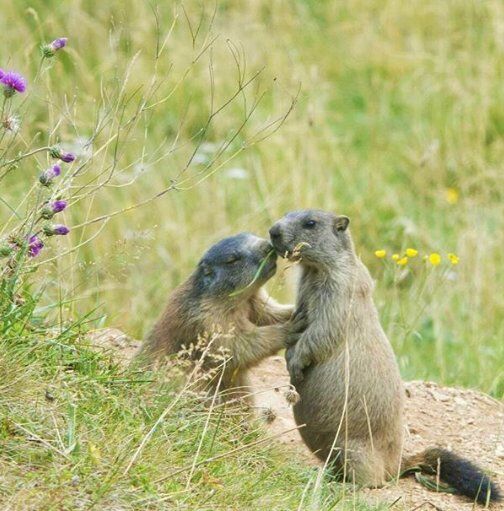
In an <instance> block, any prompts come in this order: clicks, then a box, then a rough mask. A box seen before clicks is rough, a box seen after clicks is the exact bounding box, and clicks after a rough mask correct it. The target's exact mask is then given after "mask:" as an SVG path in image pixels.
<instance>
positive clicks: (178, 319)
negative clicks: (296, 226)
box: [136, 233, 293, 397]
mask: <svg viewBox="0 0 504 511" xmlns="http://www.w3.org/2000/svg"><path fill="white" fill-rule="evenodd" d="M275 271H276V255H275V253H274V250H273V247H272V246H271V244H270V243H269V242H268V241H267V240H265V239H262V238H258V237H257V236H254V235H252V234H248V233H242V234H238V235H236V236H232V237H229V238H225V239H223V240H221V241H219V242H218V243H217V244H215V245H214V246H212V247H211V248H210V249H209V250H208V251H207V252H206V254H205V255H204V256H203V258H202V259H201V260H200V262H199V263H198V266H197V268H196V270H195V271H194V272H193V273H192V275H190V277H189V278H188V279H187V280H186V281H185V282H184V283H183V284H181V285H180V286H179V287H178V288H177V289H175V290H174V291H173V293H172V294H171V296H170V297H169V299H168V304H167V306H166V309H165V310H164V312H163V314H162V315H161V317H160V318H159V319H158V321H157V322H156V324H155V325H154V327H153V329H152V330H151V332H150V333H149V334H148V336H147V338H146V340H145V342H144V344H143V346H142V347H141V349H140V352H139V353H138V355H137V357H136V361H140V363H145V362H147V363H148V364H152V363H153V362H155V361H156V360H159V359H161V358H163V357H166V356H169V355H174V354H176V353H178V352H180V351H181V350H182V348H183V346H186V347H189V345H191V344H194V345H196V344H197V343H198V340H199V339H201V338H202V337H204V338H205V339H210V340H211V342H212V344H211V346H210V348H209V351H210V354H213V355H219V354H221V351H220V350H221V349H222V348H224V349H225V350H226V351H227V353H228V356H229V358H230V359H229V360H227V361H226V363H225V365H224V366H223V367H224V370H223V371H221V370H218V371H217V374H216V376H215V377H214V378H213V380H212V383H213V389H214V390H215V386H216V385H217V384H218V382H219V379H221V378H222V379H221V383H220V389H219V390H220V391H228V390H229V389H231V388H236V389H237V390H241V394H242V395H244V394H246V393H247V387H248V381H247V375H246V373H247V369H249V368H251V367H253V366H254V365H256V364H258V363H259V362H260V361H261V360H262V359H264V358H266V357H268V356H270V355H273V354H274V353H276V352H277V351H278V350H280V349H281V348H283V347H284V345H283V340H284V338H285V335H286V326H284V325H283V323H285V322H286V321H287V320H288V319H289V318H290V316H291V314H292V311H293V306H291V305H280V304H278V303H277V302H275V301H274V300H273V299H272V298H270V297H269V296H268V294H267V292H266V291H265V290H264V289H262V287H261V286H263V284H265V283H266V281H267V280H268V279H270V278H271V277H272V276H273V275H274V273H275ZM195 355H196V356H200V355H201V352H199V353H196V354H195ZM205 364H207V365H206V367H205ZM220 364H222V361H221V360H220V361H217V360H216V359H215V357H212V356H210V357H207V358H205V363H204V367H205V368H207V369H215V366H216V365H220ZM236 395H237V393H236V392H234V394H233V397H235V396H236ZM223 397H226V395H224V396H223ZM227 397H229V395H228V396H227Z"/></svg>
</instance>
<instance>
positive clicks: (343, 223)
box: [333, 215, 350, 234]
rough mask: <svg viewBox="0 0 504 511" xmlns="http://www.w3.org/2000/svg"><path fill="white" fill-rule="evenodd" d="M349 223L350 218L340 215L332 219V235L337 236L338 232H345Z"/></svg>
mask: <svg viewBox="0 0 504 511" xmlns="http://www.w3.org/2000/svg"><path fill="white" fill-rule="evenodd" d="M349 223H350V218H348V217H347V216H344V215H340V216H337V217H335V218H334V223H333V230H334V234H337V233H338V231H340V232H341V231H346V230H347V227H348V224H349Z"/></svg>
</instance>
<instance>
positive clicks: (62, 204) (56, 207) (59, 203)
mask: <svg viewBox="0 0 504 511" xmlns="http://www.w3.org/2000/svg"><path fill="white" fill-rule="evenodd" d="M67 205H68V203H67V201H66V200H55V201H54V202H53V203H52V204H51V209H52V210H53V212H54V213H60V212H61V211H63V210H64V209H65V208H66V207H67Z"/></svg>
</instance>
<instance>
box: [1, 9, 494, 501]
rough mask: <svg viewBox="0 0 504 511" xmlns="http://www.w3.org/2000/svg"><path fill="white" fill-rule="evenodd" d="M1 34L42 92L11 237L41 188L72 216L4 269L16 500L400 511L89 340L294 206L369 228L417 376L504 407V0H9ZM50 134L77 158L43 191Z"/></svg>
mask: <svg viewBox="0 0 504 511" xmlns="http://www.w3.org/2000/svg"><path fill="white" fill-rule="evenodd" d="M63 36H66V37H68V39H69V40H68V45H67V46H66V47H65V48H64V49H62V50H60V51H58V52H57V53H56V55H55V56H54V57H53V58H46V59H41V56H40V50H39V47H40V45H41V44H43V43H47V42H50V41H51V40H53V39H55V38H56V37H63ZM0 39H1V42H2V44H1V45H0V68H1V69H4V70H11V69H12V70H15V71H18V72H19V73H21V74H22V75H23V76H24V77H25V78H26V81H27V90H26V92H24V93H22V94H17V95H15V96H14V97H13V98H9V99H8V100H5V101H4V103H3V105H4V106H3V107H2V118H1V119H0V121H1V122H0V241H1V242H3V243H7V242H10V241H9V240H11V239H13V238H9V236H11V237H12V236H13V235H22V236H25V235H26V233H28V234H32V233H33V229H34V227H33V226H34V225H38V224H37V222H38V220H37V218H36V215H35V213H34V211H36V210H37V208H39V207H40V205H41V201H42V200H43V198H41V197H42V195H41V194H42V193H44V194H49V195H50V198H51V199H58V198H61V199H65V200H67V201H68V207H67V208H66V209H65V210H64V211H63V212H61V213H59V214H58V222H60V223H64V224H65V225H67V226H69V227H70V229H71V231H70V234H69V235H67V236H53V237H51V238H50V239H49V238H48V239H47V240H46V243H45V247H44V249H43V250H42V252H41V253H40V254H39V255H38V257H33V258H29V257H24V256H25V255H26V250H19V251H18V252H19V257H17V256H16V258H17V259H16V258H15V259H16V262H15V264H14V263H12V265H11V268H10V269H9V270H6V269H5V268H6V266H5V261H7V259H5V258H4V259H0V283H1V286H0V300H1V301H0V314H1V316H0V504H1V505H0V507H1V508H2V509H8V510H25V509H30V510H31V509H33V510H39V509H43V510H63V509H64V510H66V509H107V510H117V511H119V510H121V511H122V510H130V509H135V510H137V509H139V510H140V509H142V510H144V509H145V510H147V509H148V510H158V509H198V510H199V509H270V510H290V509H317V510H318V509H356V510H358V511H363V510H368V509H369V510H371V509H373V510H375V511H376V510H378V509H381V508H380V507H376V506H375V507H369V506H367V505H366V504H364V503H361V502H360V501H359V497H358V493H357V494H354V492H353V491H348V490H347V489H345V488H344V487H342V486H341V485H337V484H335V483H330V482H324V481H322V482H321V481H319V480H317V474H316V473H314V472H313V470H311V469H309V468H307V467H305V466H303V464H302V462H301V461H297V460H293V459H292V457H291V456H289V455H286V454H285V453H282V452H281V451H280V450H279V449H278V448H277V447H276V446H275V444H274V443H272V442H271V441H264V438H265V437H264V432H263V431H262V428H261V425H260V424H259V423H257V424H256V423H252V424H249V423H247V421H246V420H245V419H244V417H243V416H242V415H240V414H239V413H236V412H233V411H229V410H224V409H220V408H218V407H217V408H216V409H215V410H213V411H212V413H209V412H208V410H207V409H206V408H205V407H203V406H202V405H201V403H199V402H198V400H197V399H196V398H195V397H194V396H193V395H192V394H191V392H190V391H189V390H190V389H188V388H185V387H184V384H183V382H182V378H180V377H173V375H171V374H168V373H166V374H165V373H162V372H161V373H160V374H147V375H145V376H142V375H139V374H136V373H135V374H130V373H128V372H126V373H125V372H123V371H122V370H121V369H120V368H119V367H118V366H117V365H116V364H115V363H114V361H113V360H112V359H111V358H110V357H107V356H102V355H98V354H96V353H94V352H92V351H90V350H89V349H87V348H86V346H85V343H83V341H82V338H83V334H84V333H85V332H86V331H88V330H91V329H95V328H101V327H116V328H120V329H122V330H123V331H125V332H127V333H128V334H130V335H131V336H133V337H136V338H141V337H142V336H143V335H144V334H145V332H146V331H147V330H148V329H149V327H150V325H151V324H152V322H153V321H154V319H155V317H156V316H157V314H158V313H159V311H160V309H161V308H162V306H163V304H164V302H165V300H166V297H167V294H168V292H169V291H170V290H171V289H173V288H174V287H175V286H176V285H177V284H178V283H180V282H181V281H182V280H183V279H184V278H185V277H186V276H187V275H188V273H189V272H190V271H192V268H193V267H194V265H195V263H196V262H197V261H198V259H199V258H200V256H201V254H202V253H203V252H204V251H205V250H206V248H207V247H208V246H209V245H210V244H212V243H213V242H215V241H217V240H218V239H220V238H222V237H224V236H227V235H231V234H234V233H236V232H239V231H244V230H246V231H251V232H254V233H256V234H258V235H263V236H266V235H267V231H268V228H269V226H270V225H271V224H272V222H273V221H274V220H276V219H277V218H279V217H280V216H282V215H283V214H284V213H285V212H287V211H289V210H293V209H300V208H305V207H318V208H322V209H327V210H332V211H335V212H338V213H342V214H346V215H348V216H349V217H350V218H351V227H352V233H353V237H354V240H355V244H356V248H357V251H358V253H359V254H360V256H361V258H362V260H363V261H364V262H365V263H366V265H367V266H368V267H369V269H370V271H371V273H372V275H373V277H374V278H375V279H376V291H375V300H376V303H377V306H378V309H379V312H380V316H381V319H382V322H383V325H384V328H385V330H386V332H387V334H388V336H389V338H390V340H391V342H392V344H393V346H394V349H395V351H396V353H397V356H398V359H399V363H400V367H401V372H402V375H403V377H404V378H405V379H407V380H411V379H430V380H435V381H437V382H440V383H442V384H446V385H457V386H463V387H469V388H476V389H479V390H481V391H484V392H487V393H489V394H491V395H492V396H494V397H496V398H498V399H502V397H503V396H504V343H503V342H502V339H503V338H504V294H503V293H502V289H504V272H503V268H504V251H503V250H502V248H503V246H504V235H503V227H504V225H503V223H504V222H503V219H504V201H503V199H504V197H503V195H504V178H503V175H504V174H503V172H504V168H503V162H504V87H503V83H504V5H503V4H502V2H501V1H500V0H486V1H476V0H474V1H472V0H457V1H455V0H449V1H445V2H439V1H437V0H422V1H419V0H412V1H410V2H402V1H399V0H368V1H362V0H346V1H344V2H336V1H333V2H329V1H327V2H319V1H315V0H304V1H303V0H294V1H287V0H274V1H271V0H269V1H266V0H252V1H240V0H238V1H225V0H221V1H219V2H217V4H215V3H213V2H195V1H191V0H189V1H187V2H183V3H179V2H159V4H157V5H156V4H155V3H154V2H146V1H145V2H144V1H132V0H121V1H119V0H110V1H108V2H98V1H97V0H69V1H67V2H64V3H61V2H56V1H54V0H44V1H43V0H31V1H30V2H28V1H26V0H4V2H3V4H2V16H1V17H0ZM8 118H9V119H12V118H15V119H16V123H19V124H20V127H19V131H17V132H16V130H10V129H7V128H6V119H8ZM2 130H3V131H2ZM56 144H58V145H60V146H61V148H62V149H64V150H65V151H71V152H73V153H75V154H76V155H77V159H76V161H74V162H73V163H70V164H65V163H63V164H62V173H61V176H59V177H58V178H57V179H55V181H54V185H53V186H52V187H47V189H46V188H45V187H41V186H40V184H39V183H38V181H37V179H38V176H39V174H40V172H41V171H43V170H44V169H46V168H47V167H48V166H50V165H52V164H54V161H53V160H52V159H51V157H50V156H49V154H48V151H47V150H44V149H43V148H48V147H52V146H54V145H56ZM39 148H42V149H41V150H40V151H37V150H38V149H39ZM31 152H33V154H32V155H28V153H31ZM40 190H42V192H41V191H40ZM49 195H47V197H49ZM44 197H45V196H44ZM29 226H31V227H30V228H28V227H29ZM7 246H8V245H7ZM408 248H413V249H415V250H417V251H418V254H417V255H416V256H414V257H410V258H409V259H408V261H407V262H406V264H404V265H401V264H397V262H396V261H395V260H393V259H392V257H391V256H392V255H393V254H398V256H399V257H400V258H402V256H404V254H405V251H406V249H408ZM377 250H386V256H385V257H383V258H380V257H377V256H376V255H375V251H377ZM23 252H24V254H23ZM449 253H453V254H456V256H457V257H458V264H456V265H454V264H452V261H454V259H453V257H452V259H451V260H450V258H449V257H448V254H449ZM431 254H439V255H440V256H441V263H440V264H439V265H433V264H432V262H431V261H435V259H432V258H431V260H429V259H427V260H424V256H429V255H431ZM13 257H14V256H13ZM403 262H404V261H403ZM291 274H292V272H289V271H285V272H284V271H280V272H278V274H277V276H276V277H274V279H273V280H272V281H271V282H270V283H269V285H268V287H269V290H270V292H271V293H272V294H273V295H274V296H275V297H276V298H278V299H280V300H282V301H292V300H293V298H294V288H293V278H292V275H291ZM181 388H182V391H181V390H180V389H181ZM161 419H162V420H161ZM247 444H249V445H250V447H249V448H248V449H241V447H243V446H244V445H245V446H246V445H247ZM236 449H238V450H237V451H236V452H235V450H236ZM213 457H217V459H216V460H215V461H209V462H205V463H202V464H199V463H200V462H201V461H202V460H208V459H210V458H213ZM349 494H350V495H349ZM383 509H385V507H383Z"/></svg>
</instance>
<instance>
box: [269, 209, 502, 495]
mask: <svg viewBox="0 0 504 511" xmlns="http://www.w3.org/2000/svg"><path fill="white" fill-rule="evenodd" d="M348 225H349V219H348V218H347V217H345V216H336V215H334V214H332V213H328V212H324V211H320V210H304V211H295V212H291V213H288V214H287V215H286V216H284V217H283V218H282V219H281V220H279V221H278V222H277V223H275V224H274V225H273V227H272V228H271V229H270V236H271V241H272V243H273V246H274V247H275V249H276V251H277V253H278V254H279V255H280V256H284V257H285V256H286V257H288V258H290V259H296V258H297V259H299V261H300V265H301V271H302V274H301V279H300V282H299V289H298V296H297V303H296V312H295V313H294V316H295V317H296V316H299V317H301V318H302V319H303V320H304V321H305V322H306V327H305V330H304V331H303V332H302V333H301V334H297V333H296V332H294V333H291V334H290V335H289V336H288V338H287V339H286V342H287V344H289V345H290V347H289V349H288V350H287V354H286V358H287V366H288V369H289V373H290V375H291V380H292V383H293V384H294V385H295V387H296V390H297V391H298V393H299V395H300V398H301V399H300V401H299V402H298V403H297V404H296V405H295V406H294V416H295V419H296V423H297V424H298V425H301V424H306V426H305V427H303V428H301V429H300V433H301V435H302V437H303V439H304V441H305V442H306V444H307V445H308V447H309V448H310V449H311V450H312V451H313V452H314V453H315V454H316V455H317V456H318V457H319V458H320V459H321V460H328V463H330V465H331V467H332V468H333V470H335V471H336V472H337V473H338V474H339V475H340V476H342V477H343V478H345V479H347V480H352V481H354V482H355V483H357V484H360V485H365V486H373V487H378V486H381V485H383V484H384V482H385V481H386V480H387V479H390V478H392V477H394V476H398V475H400V474H401V473H402V472H404V471H406V470H408V469H412V468H414V467H421V468H424V469H426V470H430V471H436V472H438V476H439V477H440V478H441V479H442V480H444V481H445V482H446V483H448V484H449V485H451V486H452V487H454V488H455V489H456V490H457V491H458V492H459V493H461V494H464V495H466V496H469V497H471V498H473V499H477V500H478V501H479V502H486V500H487V498H490V499H491V500H497V499H499V491H498V489H497V488H496V486H495V485H494V484H493V483H492V482H491V481H490V480H489V478H488V477H487V476H485V475H484V474H483V472H482V471H481V470H480V469H479V468H478V467H476V466H475V465H473V464H472V463H470V462H468V461H466V460H464V459H462V458H460V457H458V456H457V455H455V454H453V453H451V452H449V451H446V450H443V449H436V448H432V449H428V450H426V451H425V452H423V453H421V454H419V455H416V456H413V457H411V458H408V459H403V460H401V451H402V444H403V407H404V404H403V399H404V389H403V383H402V380H401V376H400V374H399V368H398V366H397V362H396V358H395V355H394V352H393V350H392V347H391V345H390V343H389V341H388V339H387V337H386V335H385V333H384V331H383V329H382V327H381V324H380V321H379V318H378V313H377V310H376V308H375V305H374V302H373V298H372V291H373V281H372V279H371V276H370V274H369V272H368V270H367V268H366V267H365V266H364V264H363V263H362V262H361V261H360V260H359V258H358V257H357V256H356V254H355V252H354V247H353V242H352V238H351V236H350V232H349V230H348ZM296 341H297V342H296ZM439 467H440V470H438V468H439Z"/></svg>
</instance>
